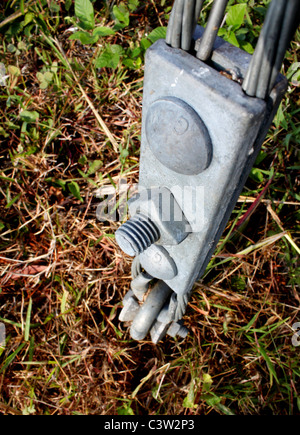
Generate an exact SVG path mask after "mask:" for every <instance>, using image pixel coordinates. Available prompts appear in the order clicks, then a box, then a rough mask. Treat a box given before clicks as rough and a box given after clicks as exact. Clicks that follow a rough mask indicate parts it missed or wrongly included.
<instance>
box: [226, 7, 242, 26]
mask: <svg viewBox="0 0 300 435" xmlns="http://www.w3.org/2000/svg"><path fill="white" fill-rule="evenodd" d="M246 12H247V3H241V4H239V5H234V6H231V7H230V8H229V11H228V14H227V17H226V23H227V24H228V26H232V28H233V29H234V30H237V29H239V28H240V27H241V25H242V24H243V23H244V18H245V14H246Z"/></svg>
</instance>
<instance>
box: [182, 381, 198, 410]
mask: <svg viewBox="0 0 300 435" xmlns="http://www.w3.org/2000/svg"><path fill="white" fill-rule="evenodd" d="M182 406H183V407H184V408H197V405H195V386H194V381H192V382H191V384H190V388H189V392H188V394H187V396H186V397H185V398H184V399H183V403H182Z"/></svg>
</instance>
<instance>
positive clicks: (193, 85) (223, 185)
mask: <svg viewBox="0 0 300 435" xmlns="http://www.w3.org/2000/svg"><path fill="white" fill-rule="evenodd" d="M202 3H203V1H202V0H176V1H175V3H174V7H173V11H172V14H171V18H170V23H169V27H168V32H167V39H166V41H164V40H159V41H157V42H156V43H155V44H154V45H153V46H151V47H150V48H149V49H148V50H147V54H146V66H145V79H144V94H143V122H142V141H141V158H140V174H139V194H138V195H137V196H135V197H134V198H132V199H131V200H130V201H129V211H130V215H131V216H132V217H131V219H129V220H128V221H127V222H126V223H125V224H123V225H122V226H121V227H120V228H119V229H118V230H117V232H116V241H117V243H118V244H119V246H120V248H121V249H122V250H123V251H124V252H125V253H127V254H128V255H130V256H132V257H135V258H134V260H133V263H132V278H133V280H132V283H131V290H130V291H129V292H128V293H127V295H126V296H125V298H124V301H123V304H124V307H123V309H122V311H121V314H120V320H121V321H126V322H132V324H131V328H130V333H131V336H132V338H133V339H135V340H143V339H144V338H145V337H146V336H147V334H148V333H150V336H151V339H152V341H153V342H154V343H158V342H159V341H160V340H161V339H162V338H163V337H164V336H165V335H169V336H171V337H174V336H178V337H181V338H185V337H186V335H187V333H188V331H187V329H186V328H185V327H184V325H183V324H182V317H183V316H184V314H185V311H186V308H187V304H188V301H189V298H190V294H191V291H192V288H193V285H194V283H195V281H196V280H197V279H199V278H200V277H201V275H202V274H203V272H204V271H205V268H206V266H207V264H208V262H209V260H210V258H211V255H212V254H213V252H214V250H215V247H216V245H217V243H218V241H219V239H220V237H221V235H222V232H223V230H224V228H225V226H226V224H227V221H228V219H229V217H230V214H231V212H232V210H233V208H234V206H235V203H236V201H237V199H238V197H239V195H240V192H241V191H242V188H243V186H244V184H245V182H246V179H247V177H248V174H249V172H250V170H251V168H252V166H253V164H254V162H255V159H256V157H257V155H258V153H259V150H260V147H261V145H262V143H263V141H264V139H265V136H266V134H267V131H268V129H269V126H270V124H271V122H272V120H273V118H274V116H275V114H276V112H277V109H278V107H279V104H280V101H281V99H282V97H283V95H284V93H285V92H286V89H287V80H286V79H285V78H284V77H283V76H282V75H280V74H278V72H279V68H280V64H281V62H282V60H283V56H284V53H283V50H282V48H283V47H286V46H287V43H288V42H289V39H288V35H289V37H292V34H291V31H289V32H287V31H286V30H287V27H286V26H290V27H291V28H293V29H294V28H295V24H296V20H295V16H298V17H299V13H298V12H299V5H300V3H299V2H297V1H294V0H288V1H286V2H281V1H280V2H277V1H274V0H273V1H272V3H271V6H270V9H269V12H268V14H267V19H266V23H265V26H264V31H263V35H262V39H261V38H260V40H261V42H260V41H259V43H258V52H255V53H254V55H253V56H251V55H249V54H247V53H245V52H244V51H242V50H240V49H239V48H237V47H234V46H232V45H231V44H229V43H227V42H225V41H223V40H222V39H221V38H219V37H217V36H216V35H217V30H218V28H219V26H220V24H221V21H222V19H223V16H224V11H225V7H226V4H227V1H224V0H217V1H215V2H214V3H213V8H212V11H211V15H210V17H209V22H208V25H207V27H206V29H203V28H201V27H199V26H197V27H196V22H197V20H198V17H199V15H200V11H201V7H202ZM278 4H280V5H279V6H278ZM283 4H286V7H284V6H283ZM280 14H283V15H284V16H283V17H282V18H281V20H280V19H279V18H280V16H281V15H280ZM274 17H277V18H276V19H277V21H276V23H277V24H278V23H280V25H277V27H276V26H275V25H274V23H273V21H272V18H274ZM297 19H298V18H297ZM274 37H275V40H277V41H278V44H279V45H278V47H279V51H278V52H277V53H276V48H275V49H272V50H273V57H272V59H267V58H268V56H270V53H271V52H272V50H269V48H270V44H271V42H270V41H271V40H272V41H274ZM272 38H273V39H272ZM276 38H277V39H276ZM195 42H197V43H196V48H195V50H193V43H195ZM265 45H266V47H267V49H266V53H264V49H263V48H264V46H265ZM188 50H190V51H189V52H188ZM274 50H275V51H274ZM264 56H265V57H266V59H267V60H269V61H270V62H269V64H270V65H271V68H269V69H268V71H265V72H263V71H261V72H260V74H256V72H257V71H256V66H257V65H259V63H260V60H262V57H263V58H264ZM273 58H274V59H273ZM207 59H209V61H207ZM264 59H265V58H264ZM266 59H265V60H266ZM265 60H264V61H265ZM220 71H227V72H228V71H233V72H234V75H235V76H237V78H238V80H230V79H229V78H228V77H226V76H224V75H221V74H220ZM253 74H255V77H254V76H253ZM266 84H267V85H266Z"/></svg>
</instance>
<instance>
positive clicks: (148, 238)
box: [116, 214, 160, 257]
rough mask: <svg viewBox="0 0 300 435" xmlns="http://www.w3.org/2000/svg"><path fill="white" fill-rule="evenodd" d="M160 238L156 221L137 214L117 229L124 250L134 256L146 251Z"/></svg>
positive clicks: (117, 235) (118, 239)
mask: <svg viewBox="0 0 300 435" xmlns="http://www.w3.org/2000/svg"><path fill="white" fill-rule="evenodd" d="M159 238H160V234H159V231H158V229H157V228H156V226H155V225H154V223H153V222H152V221H151V220H150V219H148V218H147V217H146V216H144V215H142V214H136V215H134V216H133V217H132V218H131V219H129V220H128V221H127V222H126V223H125V224H123V225H122V226H121V227H120V228H119V229H118V230H117V231H116V241H117V243H118V245H119V246H120V248H121V249H122V251H124V252H125V253H126V254H128V255H130V256H132V257H134V256H136V255H139V254H141V253H142V252H144V251H145V250H146V249H147V248H149V246H151V245H152V244H153V243H155V242H156V241H157V240H158V239H159Z"/></svg>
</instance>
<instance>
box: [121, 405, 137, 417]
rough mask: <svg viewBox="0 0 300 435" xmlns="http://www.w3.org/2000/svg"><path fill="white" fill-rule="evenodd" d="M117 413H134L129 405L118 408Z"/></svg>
mask: <svg viewBox="0 0 300 435" xmlns="http://www.w3.org/2000/svg"><path fill="white" fill-rule="evenodd" d="M118 415H134V412H133V409H132V408H131V407H130V406H129V405H124V406H122V407H120V408H118Z"/></svg>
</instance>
